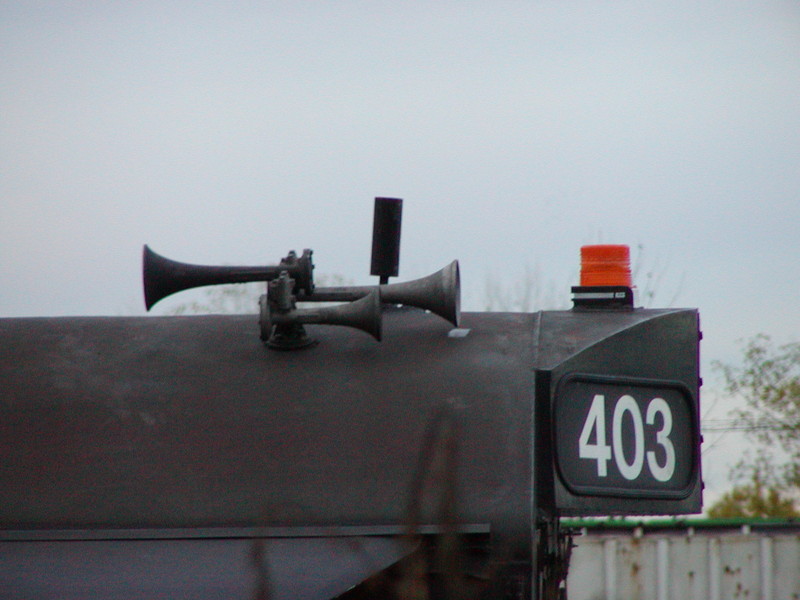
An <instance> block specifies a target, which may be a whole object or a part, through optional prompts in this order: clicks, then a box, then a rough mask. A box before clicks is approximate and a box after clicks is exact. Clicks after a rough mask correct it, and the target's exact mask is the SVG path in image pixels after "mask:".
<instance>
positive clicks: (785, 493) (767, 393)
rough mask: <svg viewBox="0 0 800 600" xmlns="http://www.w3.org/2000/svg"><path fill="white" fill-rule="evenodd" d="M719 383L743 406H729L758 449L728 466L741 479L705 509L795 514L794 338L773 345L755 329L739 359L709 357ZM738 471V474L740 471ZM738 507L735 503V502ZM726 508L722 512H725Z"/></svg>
mask: <svg viewBox="0 0 800 600" xmlns="http://www.w3.org/2000/svg"><path fill="white" fill-rule="evenodd" d="M715 366H716V368H718V369H719V370H720V371H721V372H722V375H723V377H724V379H725V389H726V391H727V392H728V393H730V394H732V395H737V396H740V397H742V398H743V399H744V401H745V407H744V408H743V409H739V410H737V411H735V412H734V416H735V417H736V420H737V425H738V426H739V427H741V428H743V429H744V430H745V431H746V432H748V434H749V435H751V436H752V437H754V438H755V440H756V441H758V442H759V443H760V445H761V449H760V451H759V452H758V454H757V456H756V457H755V458H753V457H745V458H744V459H743V460H742V461H741V462H740V463H739V464H738V465H737V467H736V468H735V469H734V472H733V474H732V475H733V477H734V478H735V479H739V480H742V479H746V480H747V483H745V484H740V485H737V486H736V487H735V488H734V489H733V490H732V491H731V492H729V493H728V494H726V495H725V496H723V498H722V499H721V500H720V501H719V502H718V503H717V504H715V505H714V506H713V507H712V508H711V509H710V511H709V514H712V512H714V514H716V513H717V512H723V513H724V514H726V515H727V516H732V515H731V514H729V512H730V511H734V510H740V511H742V514H741V516H751V515H750V514H748V513H753V514H752V516H756V514H758V515H759V516H797V513H798V510H797V507H796V500H797V498H798V497H799V496H800V343H797V342H795V343H792V344H785V345H783V346H777V347H776V346H775V345H774V344H773V342H772V340H771V339H770V337H769V336H767V335H763V334H761V335H757V336H755V337H754V338H752V339H751V340H749V341H748V342H747V343H746V345H745V347H744V355H743V361H742V364H741V365H738V366H734V365H725V364H720V363H715ZM743 476H744V477H743ZM736 507H738V508H736ZM726 511H727V512H726Z"/></svg>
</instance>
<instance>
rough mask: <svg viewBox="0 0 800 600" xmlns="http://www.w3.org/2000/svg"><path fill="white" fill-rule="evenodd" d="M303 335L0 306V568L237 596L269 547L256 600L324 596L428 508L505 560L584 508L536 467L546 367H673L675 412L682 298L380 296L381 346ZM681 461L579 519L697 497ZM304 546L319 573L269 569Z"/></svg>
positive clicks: (557, 370)
mask: <svg viewBox="0 0 800 600" xmlns="http://www.w3.org/2000/svg"><path fill="white" fill-rule="evenodd" d="M309 331H310V332H312V333H313V336H314V337H315V338H317V339H318V340H319V342H320V343H319V344H318V345H317V346H315V347H313V348H309V349H305V350H301V351H295V352H281V351H274V350H270V349H267V348H265V347H264V346H263V345H262V343H261V342H260V341H259V332H258V327H257V326H256V322H255V317H254V316H252V315H245V316H196V317H148V318H140V317H139V318H100V317H98V318H41V319H4V320H0V348H1V349H0V353H2V359H0V385H1V386H2V388H1V390H0V391H1V393H2V396H0V418H1V419H2V421H0V430H1V431H2V435H0V456H2V457H3V464H2V466H0V581H3V580H5V581H17V582H18V583H19V581H20V579H19V577H22V576H23V575H24V569H25V568H28V569H30V568H31V567H30V565H31V564H43V563H42V561H49V563H48V564H51V565H55V566H54V567H53V568H52V569H48V573H43V579H42V581H45V580H47V578H48V577H50V578H51V579H53V578H55V579H53V581H55V583H52V582H51V585H58V582H59V581H61V583H63V580H58V579H57V574H58V572H59V569H61V570H62V571H63V573H62V574H64V573H70V572H71V573H72V575H70V576H71V577H75V573H81V572H82V571H81V569H84V571H83V572H85V569H87V568H89V566H88V565H95V567H97V568H99V569H101V570H100V571H99V573H100V574H99V575H97V577H100V578H102V577H111V578H112V579H113V578H116V579H114V581H117V584H118V587H119V590H120V592H119V595H120V597H132V596H131V595H130V594H129V592H130V589H135V588H134V587H133V586H131V587H126V583H125V582H126V581H127V579H125V577H129V578H131V580H135V579H136V577H137V575H145V574H147V573H148V572H150V573H152V572H153V569H154V568H155V567H154V565H156V564H157V565H159V567H158V569H160V570H158V569H156V573H157V576H158V577H161V578H164V579H165V580H169V579H170V578H172V579H171V581H173V582H177V583H176V584H175V585H176V586H177V587H176V589H178V588H180V589H192V588H191V585H196V586H198V585H200V584H197V582H198V581H199V582H201V583H202V582H203V581H217V582H218V583H219V586H218V587H219V588H220V589H219V596H220V597H223V596H224V597H235V596H236V595H237V594H238V595H239V596H242V597H246V594H247V593H252V587H249V586H252V585H255V584H253V583H252V582H253V581H255V580H256V579H257V575H258V572H259V571H258V567H257V566H253V565H254V562H253V552H254V548H255V549H258V548H259V547H260V546H259V544H260V543H262V542H260V541H259V540H267V541H269V540H272V542H271V543H272V545H271V546H270V545H269V544H266V545H265V546H264V547H263V548H266V549H265V550H263V555H264V556H270V555H271V556H272V557H273V558H272V560H271V561H269V564H270V565H271V568H272V572H273V577H272V579H271V582H272V583H271V584H272V586H273V587H274V588H275V589H274V590H273V594H272V596H271V597H273V598H280V597H287V598H288V597H294V598H302V597H306V598H317V597H319V598H323V597H334V596H336V595H338V594H340V593H342V592H344V591H345V590H346V589H348V587H351V586H352V585H355V584H356V583H358V582H359V581H362V580H363V579H366V578H367V577H369V576H370V575H371V574H372V573H373V572H377V571H380V570H381V569H384V568H385V567H387V566H388V565H390V564H392V563H393V562H395V561H397V560H399V559H400V558H402V556H404V555H405V554H407V553H408V552H410V551H411V550H412V549H413V548H411V547H410V546H407V545H403V544H401V543H400V541H402V537H403V535H407V534H409V533H410V532H412V533H425V532H429V533H430V532H435V531H438V530H440V529H441V528H443V527H445V526H446V524H445V523H443V519H444V520H449V519H452V522H453V523H454V525H453V526H454V527H456V528H457V529H459V530H460V531H463V532H467V533H472V534H481V535H491V536H492V540H493V542H492V543H493V544H495V545H496V547H497V546H498V545H502V544H507V545H508V546H509V547H510V548H512V550H513V552H518V551H523V552H526V551H529V549H530V540H531V539H532V531H533V528H534V525H535V522H536V518H537V514H538V512H537V511H541V510H544V511H551V512H554V511H557V510H559V509H562V510H563V511H564V513H565V514H567V513H571V514H588V513H592V512H597V511H598V509H597V508H596V506H597V504H593V502H594V501H593V499H592V496H591V493H589V494H584V493H583V492H581V490H580V489H578V492H577V493H576V492H575V490H574V489H572V488H571V487H570V485H569V481H566V482H565V481H562V475H563V474H562V473H561V471H559V469H558V468H556V467H555V466H554V463H553V453H554V451H553V450H552V448H553V446H554V441H555V440H554V435H555V434H554V428H553V427H552V419H553V415H554V414H555V409H554V406H556V405H555V404H554V402H555V399H554V394H555V393H556V390H557V389H559V388H558V384H559V380H560V379H561V378H562V377H566V376H567V375H569V374H570V373H574V372H580V373H590V374H596V375H600V376H603V375H605V376H614V377H630V378H636V379H637V380H639V379H640V380H647V379H663V380H669V381H679V382H682V385H683V386H685V387H686V388H687V389H689V390H690V396H691V398H690V399H689V400H688V401H689V402H690V403H691V402H693V403H694V405H693V406H692V407H691V408H692V410H695V411H696V409H697V398H696V391H697V389H698V386H699V380H698V376H697V373H698V369H697V313H696V311H694V310H677V309H676V310H641V309H637V310H630V311H584V312H581V311H563V312H543V313H533V314H498V313H466V314H464V315H463V320H462V325H461V328H460V329H456V330H453V329H452V326H451V325H449V324H447V323H445V322H444V321H443V320H441V319H438V318H436V317H434V316H432V315H430V314H426V313H425V312H424V311H420V310H416V309H391V310H387V312H386V314H385V316H384V331H383V342H381V343H378V342H376V341H375V340H373V339H372V338H370V337H369V336H367V335H366V334H364V333H363V332H360V331H355V330H350V329H347V328H334V327H323V326H319V327H315V326H309ZM693 426H696V424H695V425H693ZM695 433H696V432H695ZM692 435H695V434H692ZM576 443H577V442H576ZM598 443H599V442H598ZM649 447H650V446H648V448H649ZM654 460H655V461H656V463H657V464H658V465H660V464H661V463H660V462H659V461H661V462H663V459H662V458H661V455H658V456H657V458H655V459H654ZM690 460H692V461H695V463H696V464H695V463H692V469H693V471H692V474H691V478H690V481H689V483H688V484H687V485H686V486H685V487H686V490H685V491H684V492H681V494H680V495H679V496H680V497H678V495H676V496H675V497H671V496H668V495H667V496H664V497H661V496H658V495H657V492H656V493H655V495H654V496H653V499H652V501H650V502H649V504H648V505H647V506H644V505H642V504H641V502H638V503H637V501H636V500H635V499H632V498H630V497H626V496H625V494H618V495H617V496H616V497H615V496H614V493H615V492H613V493H611V495H610V496H609V497H607V498H604V497H601V498H600V500H599V502H600V503H601V504H600V506H601V511H602V506H604V505H602V503H603V502H606V503H615V504H613V506H619V508H618V509H617V511H619V512H621V511H625V512H628V513H635V512H643V511H646V510H647V511H649V512H651V513H654V512H656V511H662V512H669V513H680V512H693V511H695V510H697V508H698V507H699V503H700V486H701V482H700V480H699V457H694V455H692V456H691V458H690ZM590 464H593V463H590ZM609 464H612V465H613V461H612V462H611V463H609ZM645 465H646V463H645ZM587 489H589V488H587ZM448 493H452V498H451V501H450V504H449V508H447V509H446V510H445V509H443V508H442V507H443V506H444V505H445V504H446V503H443V502H442V500H441V499H442V498H443V497H445V495H446V494H448ZM581 494H584V495H581ZM600 496H602V494H600ZM608 506H612V504H608ZM447 510H449V511H450V512H449V513H448V514H447V515H445V512H447ZM443 511H444V512H443ZM609 512H614V511H609ZM443 515H444V516H443ZM397 536H400V538H398V537H397ZM347 539H351V540H352V539H357V540H367V541H363V543H362V542H361V541H359V542H358V544H356V546H354V545H353V544H352V543H347V542H346V540H347ZM314 540H316V542H315V541H314ZM320 540H322V541H323V542H325V543H320ZM331 540H334V542H331ZM336 540H339V541H338V542H336ZM343 540H344V541H343ZM43 541H48V545H42V544H41V542H43ZM70 543H71V544H73V545H72V546H70V547H69V548H71V549H69V550H68V549H67V546H58V544H70ZM76 543H82V544H89V546H88V547H87V548H88V549H84V550H85V551H81V552H79V551H78V550H77V549H78V546H76V545H75V544H76ZM92 544H104V545H102V546H97V545H94V546H92ZM136 544H139V545H138V546H137V545H136ZM146 544H151V547H149V549H148V547H147V546H146ZM331 544H333V545H331ZM337 544H338V546H337ZM354 547H357V551H353V548H354ZM92 548H93V549H95V550H92ZM99 548H102V549H99ZM526 549H527V550H526ZM86 552H88V554H87V553H86ZM92 552H95V554H92ZM37 553H38V554H37ZM159 553H164V554H163V556H164V557H165V558H163V560H159V559H157V558H154V557H157V556H159ZM325 553H329V554H325ZM365 553H366V555H367V556H368V557H369V559H368V560H366V562H365V561H364V560H361V559H356V558H358V557H362V558H363V556H364V555H365ZM320 554H323V555H325V556H328V555H330V556H335V557H336V558H335V559H331V560H330V561H323V562H325V564H328V565H331V564H335V565H336V566H334V567H332V568H333V570H334V571H336V572H337V573H338V574H339V576H338V577H339V579H337V581H338V582H339V583H337V584H335V585H334V584H332V583H331V578H326V577H325V576H321V577H318V578H317V579H319V580H320V581H319V582H318V583H319V585H316V587H315V585H313V584H312V583H310V582H309V583H307V585H306V584H302V583H300V582H301V581H302V577H300V576H299V575H297V574H296V573H295V572H294V571H292V569H293V568H295V569H296V567H292V566H291V565H297V564H309V565H313V564H315V563H314V561H318V562H319V560H320V558H319V557H320ZM44 555H47V556H44ZM87 556H89V558H87ZM354 556H356V558H353V557H354ZM135 557H139V558H135ZM141 557H145V558H141ZM146 557H150V558H146ZM169 557H172V558H169ZM176 557H178V558H176ZM192 557H193V558H192ZM210 557H213V558H210ZM280 557H284V558H283V559H281V558H280ZM286 557H294V558H292V559H291V560H289V559H286ZM298 557H299V558H298ZM37 561H38V562H37ZM59 561H60V562H59ZM114 561H117V562H116V563H115V562H114ZM137 561H138V562H137ZM148 561H149V562H148ZM2 565H4V566H2ZM25 565H28V566H27V567H25ZM97 565H100V566H99V567H98V566H97ZM120 565H123V567H124V568H122V571H121V572H122V574H119V572H117V574H116V575H110V573H112V572H114V571H115V569H116V570H117V571H119V570H118V567H119V566H120ZM148 565H149V566H148ZM281 565H284V566H283V567H281ZM348 565H349V566H348ZM364 565H369V567H365V566H364ZM173 567H174V568H173ZM186 568H188V569H190V570H191V571H192V573H193V577H194V579H192V581H194V582H195V583H194V584H189V583H186V586H185V587H184V588H181V587H180V585H179V584H180V582H181V581H183V579H181V577H185V575H181V573H184V571H181V569H186ZM20 569H22V570H23V575H19V572H20ZM137 569H138V571H137ZM281 569H284V570H283V571H281ZM311 570H312V571H314V572H315V573H317V574H319V569H316V570H315V569H311ZM3 571H4V572H3ZM223 572H224V573H228V575H229V576H221V575H220V573H223ZM281 573H283V574H281ZM215 574H216V575H217V576H216V577H215ZM28 575H30V572H28ZM64 576H65V577H66V576H67V575H64ZM8 577H12V579H11V580H9V579H8ZM13 577H16V578H17V579H13ZM120 577H122V580H120V579H119V578H120ZM298 577H299V579H298ZM198 578H199V579H198ZM282 578H283V579H282ZM34 579H37V578H35V577H28V579H27V580H26V581H28V583H30V581H31V580H34ZM186 581H188V580H186ZM281 581H283V582H284V583H280V582H281ZM287 581H289V582H291V583H286V582H287ZM226 582H227V583H226ZM3 585H4V584H3V583H0V591H2V590H3ZM5 585H11V584H5ZM31 585H32V584H31ZM41 585H46V584H41ZM109 585H110V584H109ZM20 586H21V584H20ZM187 586H188V588H187ZM226 586H227V587H226ZM15 589H17V591H18V590H19V589H21V588H15ZM109 589H111V588H109ZM213 589H215V588H213V586H212V587H204V588H203V590H205V592H204V593H206V594H207V595H208V597H215V596H214V595H213V593H212V592H211V591H209V590H213ZM126 590H127V591H126ZM237 590H238V591H237ZM247 590H250V591H249V592H248V591H247ZM226 594H232V595H226ZM243 594H244V596H243ZM78 595H80V594H78ZM60 597H62V598H63V597H69V596H68V595H63V594H62V595H61V596H60ZM196 597H200V596H199V595H198V596H196Z"/></svg>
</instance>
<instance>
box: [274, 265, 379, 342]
mask: <svg viewBox="0 0 800 600" xmlns="http://www.w3.org/2000/svg"><path fill="white" fill-rule="evenodd" d="M293 287H294V282H293V281H292V279H291V278H290V277H289V276H288V274H287V273H286V272H283V273H281V275H280V277H278V278H277V279H275V280H273V281H270V282H269V284H268V285H267V293H266V294H265V295H263V296H261V298H259V306H260V317H259V324H260V325H261V340H262V341H263V342H264V343H265V344H266V345H267V346H269V347H270V348H275V349H276V350H297V349H299V348H306V347H308V346H311V345H315V344H316V343H317V341H316V340H315V339H313V338H311V337H309V336H308V335H307V334H306V331H305V327H303V325H308V324H324V325H345V326H347V327H354V328H356V329H361V330H362V331H366V332H367V333H369V334H370V335H371V336H372V337H374V338H375V339H376V340H378V341H380V340H381V326H382V319H381V317H382V314H381V305H380V300H379V298H378V294H377V293H376V292H375V291H371V292H370V293H368V294H367V295H365V296H364V297H362V298H360V299H358V300H356V301H354V302H348V303H347V304H340V305H337V306H327V307H320V308H317V309H302V308H300V309H298V308H296V307H295V296H294V295H293V294H292V288H293Z"/></svg>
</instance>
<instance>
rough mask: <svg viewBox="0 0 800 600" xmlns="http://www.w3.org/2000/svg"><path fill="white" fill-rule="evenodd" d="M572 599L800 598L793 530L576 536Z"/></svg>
mask: <svg viewBox="0 0 800 600" xmlns="http://www.w3.org/2000/svg"><path fill="white" fill-rule="evenodd" d="M575 542H576V544H577V546H576V548H575V549H574V551H573V553H572V564H571V573H570V577H569V580H568V590H569V598H570V600H623V599H629V598H640V599H641V600H671V599H674V598H681V599H685V600H723V599H726V598H747V599H750V600H772V599H775V600H777V599H779V598H797V597H800V576H799V575H798V574H800V529H798V526H797V525H796V524H792V523H787V524H785V525H779V524H773V525H769V526H763V527H758V526H753V527H751V526H749V525H746V524H745V525H741V526H738V527H730V526H726V527H723V526H716V525H713V524H712V525H709V526H705V525H703V523H702V522H700V523H698V524H694V523H692V522H687V523H676V524H674V525H673V526H669V527H659V528H657V529H648V528H638V527H636V526H635V525H631V526H630V527H627V528H624V529H623V528H616V529H615V530H605V531H595V530H594V529H593V528H590V529H588V530H587V531H585V532H584V534H583V535H581V536H577V537H576V538H575Z"/></svg>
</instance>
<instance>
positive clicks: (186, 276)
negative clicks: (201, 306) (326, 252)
mask: <svg viewBox="0 0 800 600" xmlns="http://www.w3.org/2000/svg"><path fill="white" fill-rule="evenodd" d="M311 255H312V251H311V250H303V254H302V256H300V257H299V258H298V257H297V254H295V253H294V251H292V252H289V255H288V256H287V257H286V258H284V259H282V260H281V262H280V264H278V265H269V266H265V267H211V266H206V265H191V264H188V263H182V262H178V261H175V260H170V259H169V258H165V257H163V256H161V255H160V254H156V253H155V252H153V251H152V250H151V249H150V248H149V247H148V246H146V245H145V247H144V250H143V252H142V276H143V280H144V303H145V306H146V307H147V310H150V309H151V308H152V306H153V305H154V304H155V303H156V302H158V301H159V300H161V299H163V298H166V297H167V296H170V295H172V294H174V293H176V292H180V291H183V290H188V289H191V288H196V287H202V286H205V285H217V284H220V283H247V282H250V281H272V280H273V279H277V278H278V276H279V275H280V274H281V272H283V271H286V272H287V273H288V274H289V276H290V277H291V278H292V279H293V280H294V282H295V283H294V285H295V291H301V290H302V291H303V292H306V293H311V292H312V291H313V290H314V264H313V262H312V260H311Z"/></svg>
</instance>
